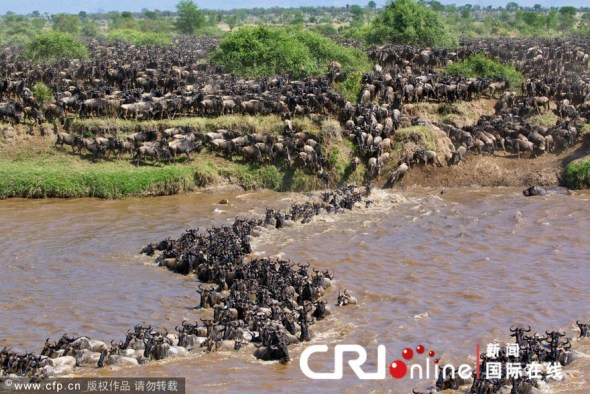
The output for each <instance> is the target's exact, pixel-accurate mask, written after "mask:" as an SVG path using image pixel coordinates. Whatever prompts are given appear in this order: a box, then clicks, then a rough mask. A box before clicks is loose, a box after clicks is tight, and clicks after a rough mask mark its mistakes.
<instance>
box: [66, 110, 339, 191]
mask: <svg viewBox="0 0 590 394" xmlns="http://www.w3.org/2000/svg"><path fill="white" fill-rule="evenodd" d="M64 145H68V146H70V147H71V149H72V153H78V154H82V152H83V151H84V152H88V153H89V154H90V155H91V157H92V159H93V160H97V159H100V158H107V157H110V156H111V155H116V156H120V155H122V154H130V155H132V161H133V162H135V163H136V164H139V162H140V161H144V160H145V159H147V158H150V159H152V160H153V161H154V162H158V163H159V162H161V161H166V162H170V161H171V160H175V159H176V158H177V157H178V156H179V155H182V154H185V155H186V158H187V160H189V161H190V160H191V153H193V152H194V153H196V154H198V153H199V152H200V151H201V149H202V148H203V147H207V148H208V149H209V150H211V151H213V152H217V153H219V154H223V155H225V156H226V157H228V158H229V159H232V158H233V157H234V156H240V157H242V158H243V159H244V160H246V161H249V162H254V163H264V162H274V163H279V162H280V163H284V164H285V165H287V166H290V165H292V164H295V165H296V166H297V167H299V168H306V169H309V170H310V171H312V172H313V173H315V174H317V175H318V176H320V177H321V178H322V179H324V181H325V182H327V181H328V179H327V171H325V170H324V169H325V167H326V165H327V160H326V157H325V156H324V154H323V152H322V150H321V138H320V136H317V135H314V134H311V133H306V132H303V131H296V128H294V127H293V124H292V122H291V121H290V120H286V121H285V125H284V128H283V133H282V135H277V136H272V135H269V134H262V133H251V134H245V135H243V134H241V133H239V132H237V131H231V130H221V129H220V130H217V131H216V132H208V133H202V132H200V131H198V130H195V129H193V128H191V127H173V128H167V129H164V128H163V127H160V129H159V130H157V131H156V130H144V131H141V130H139V131H137V132H135V133H133V134H131V135H129V136H127V137H126V140H125V141H123V140H121V139H119V138H117V137H115V136H108V137H94V138H92V139H91V138H83V137H81V136H78V135H76V134H70V133H65V132H60V133H58V134H57V137H56V140H55V144H54V146H55V147H59V148H60V149H64Z"/></svg>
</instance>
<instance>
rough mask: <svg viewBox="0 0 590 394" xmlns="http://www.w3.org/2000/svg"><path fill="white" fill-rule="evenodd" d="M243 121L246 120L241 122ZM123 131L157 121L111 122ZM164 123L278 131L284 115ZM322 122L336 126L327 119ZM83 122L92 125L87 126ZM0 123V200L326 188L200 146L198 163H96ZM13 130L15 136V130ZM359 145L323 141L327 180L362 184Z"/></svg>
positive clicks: (93, 124) (301, 174) (306, 176)
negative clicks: (230, 187) (231, 187)
mask: <svg viewBox="0 0 590 394" xmlns="http://www.w3.org/2000/svg"><path fill="white" fill-rule="evenodd" d="M240 120H242V122H240ZM112 123H113V121H111V120H107V119H93V120H87V121H80V122H78V123H77V124H76V127H78V128H79V129H80V130H79V131H82V129H83V130H86V131H87V130H89V129H91V128H99V129H100V128H104V127H105V125H108V124H112ZM114 123H115V124H116V127H117V128H118V130H119V131H120V132H121V134H126V133H129V132H132V131H134V130H135V126H136V125H137V124H140V125H141V126H142V127H145V128H152V127H155V128H157V126H158V122H131V121H116V122H114ZM163 123H165V125H166V127H171V126H193V127H196V128H198V129H199V130H205V131H209V130H216V129H219V128H230V129H234V130H241V131H242V132H265V133H266V132H268V133H273V134H276V133H279V132H280V130H282V127H283V126H282V125H283V123H282V121H281V120H280V118H277V117H265V118H260V119H257V118H256V117H244V118H243V119H242V117H237V116H227V117H222V118H218V119H203V118H187V119H177V120H173V121H164V122H163ZM293 123H294V125H295V127H296V128H297V129H303V130H306V131H308V132H312V133H320V126H318V125H316V124H313V123H312V122H311V121H310V120H309V119H298V120H295V121H294V122H293ZM325 124H332V126H333V122H332V121H329V122H326V123H325ZM82 125H84V126H87V127H84V128H82ZM7 129H10V128H9V127H4V128H1V129H0V198H7V197H32V198H42V197H100V198H120V197H124V196H131V195H134V196H137V195H139V196H142V195H169V194H177V193H183V192H187V191H191V190H194V189H195V188H197V187H204V186H210V185H215V184H223V183H232V184H238V185H241V186H243V187H246V188H252V187H256V188H268V189H273V190H278V191H291V190H292V191H308V190H314V189H318V188H321V187H323V186H324V185H323V184H322V183H321V181H320V180H319V178H318V177H316V176H315V175H313V174H311V173H309V172H307V171H304V170H302V169H297V168H295V167H288V166H285V165H283V164H281V163H265V164H263V165H258V164H251V163H247V162H244V161H243V160H241V159H239V158H234V160H228V159H226V158H224V157H221V156H219V155H217V154H215V153H212V152H208V151H205V150H204V151H202V152H201V153H200V154H198V155H193V161H191V162H187V161H186V158H184V157H183V158H179V159H178V161H177V162H176V163H173V164H152V163H151V162H146V163H144V164H142V165H139V166H135V165H134V164H132V163H131V158H130V157H129V156H123V157H121V158H116V157H112V158H107V159H103V160H101V161H99V162H96V163H93V162H92V161H91V160H90V157H89V155H82V156H80V155H78V154H72V153H70V148H69V147H66V150H65V151H62V150H60V149H56V148H54V147H53V146H52V144H53V141H54V137H53V136H52V135H51V136H49V137H40V136H33V137H30V136H25V135H23V134H24V131H25V129H19V130H17V131H16V133H15V132H14V131H11V133H10V134H11V135H10V136H9V137H6V136H4V137H2V132H3V131H4V132H5V131H6V130H7ZM15 134H16V135H15ZM353 148H354V146H353V145H352V143H348V142H347V141H341V140H338V141H335V142H332V143H329V144H327V145H326V148H325V152H324V153H325V154H326V155H327V156H328V157H329V161H330V163H331V170H330V178H331V180H332V182H334V183H346V182H355V183H361V182H362V178H363V174H364V167H363V166H361V168H359V170H358V171H357V172H355V173H352V174H351V173H350V169H349V163H350V158H351V157H352V151H353Z"/></svg>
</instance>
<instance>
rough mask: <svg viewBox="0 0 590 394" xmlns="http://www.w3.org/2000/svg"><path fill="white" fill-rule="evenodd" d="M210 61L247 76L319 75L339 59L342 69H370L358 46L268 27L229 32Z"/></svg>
mask: <svg viewBox="0 0 590 394" xmlns="http://www.w3.org/2000/svg"><path fill="white" fill-rule="evenodd" d="M211 61H212V62H213V63H217V64H221V65H223V66H224V67H225V69H226V70H227V71H229V72H231V73H233V74H235V75H239V76H246V77H260V76H271V75H277V74H284V73H292V74H293V76H295V77H296V78H299V77H304V76H308V75H320V74H323V73H325V72H326V71H327V69H328V65H329V64H330V62H332V61H338V62H339V63H340V64H341V65H342V69H343V71H345V72H348V71H358V70H368V69H369V68H370V66H369V61H368V59H367V55H366V54H365V53H364V52H362V51H360V50H358V49H353V48H347V47H344V46H342V45H340V44H338V43H337V42H335V41H333V40H331V39H329V38H327V37H324V36H322V35H321V34H319V33H315V32H310V31H305V30H302V29H297V28H283V27H269V26H252V27H244V28H241V29H239V30H237V31H235V32H232V33H230V34H229V35H228V36H227V37H226V38H224V39H223V40H222V41H221V42H220V44H219V48H218V49H217V50H216V51H215V52H214V53H213V55H212V56H211Z"/></svg>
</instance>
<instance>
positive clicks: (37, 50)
mask: <svg viewBox="0 0 590 394" xmlns="http://www.w3.org/2000/svg"><path fill="white" fill-rule="evenodd" d="M23 57H24V58H26V59H30V60H33V61H35V62H37V63H51V62H56V61H58V60H60V59H86V58H88V49H87V48H86V46H84V44H82V43H81V42H80V41H79V40H78V39H76V38H75V37H74V36H72V35H70V34H68V33H60V32H55V31H50V32H47V33H43V34H40V35H39V36H37V37H35V38H34V39H33V40H32V41H31V42H29V43H27V44H26V45H25V50H24V52H23Z"/></svg>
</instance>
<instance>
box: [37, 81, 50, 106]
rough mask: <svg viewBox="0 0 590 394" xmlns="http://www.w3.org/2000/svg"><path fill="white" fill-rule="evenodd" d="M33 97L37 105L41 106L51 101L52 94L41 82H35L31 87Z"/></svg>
mask: <svg viewBox="0 0 590 394" xmlns="http://www.w3.org/2000/svg"><path fill="white" fill-rule="evenodd" d="M33 97H34V98H35V100H37V102H38V103H39V104H41V105H43V104H45V103H48V102H50V101H51V99H52V98H53V94H52V93H51V89H49V87H48V86H47V85H45V84H44V83H43V82H37V83H35V86H33Z"/></svg>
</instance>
